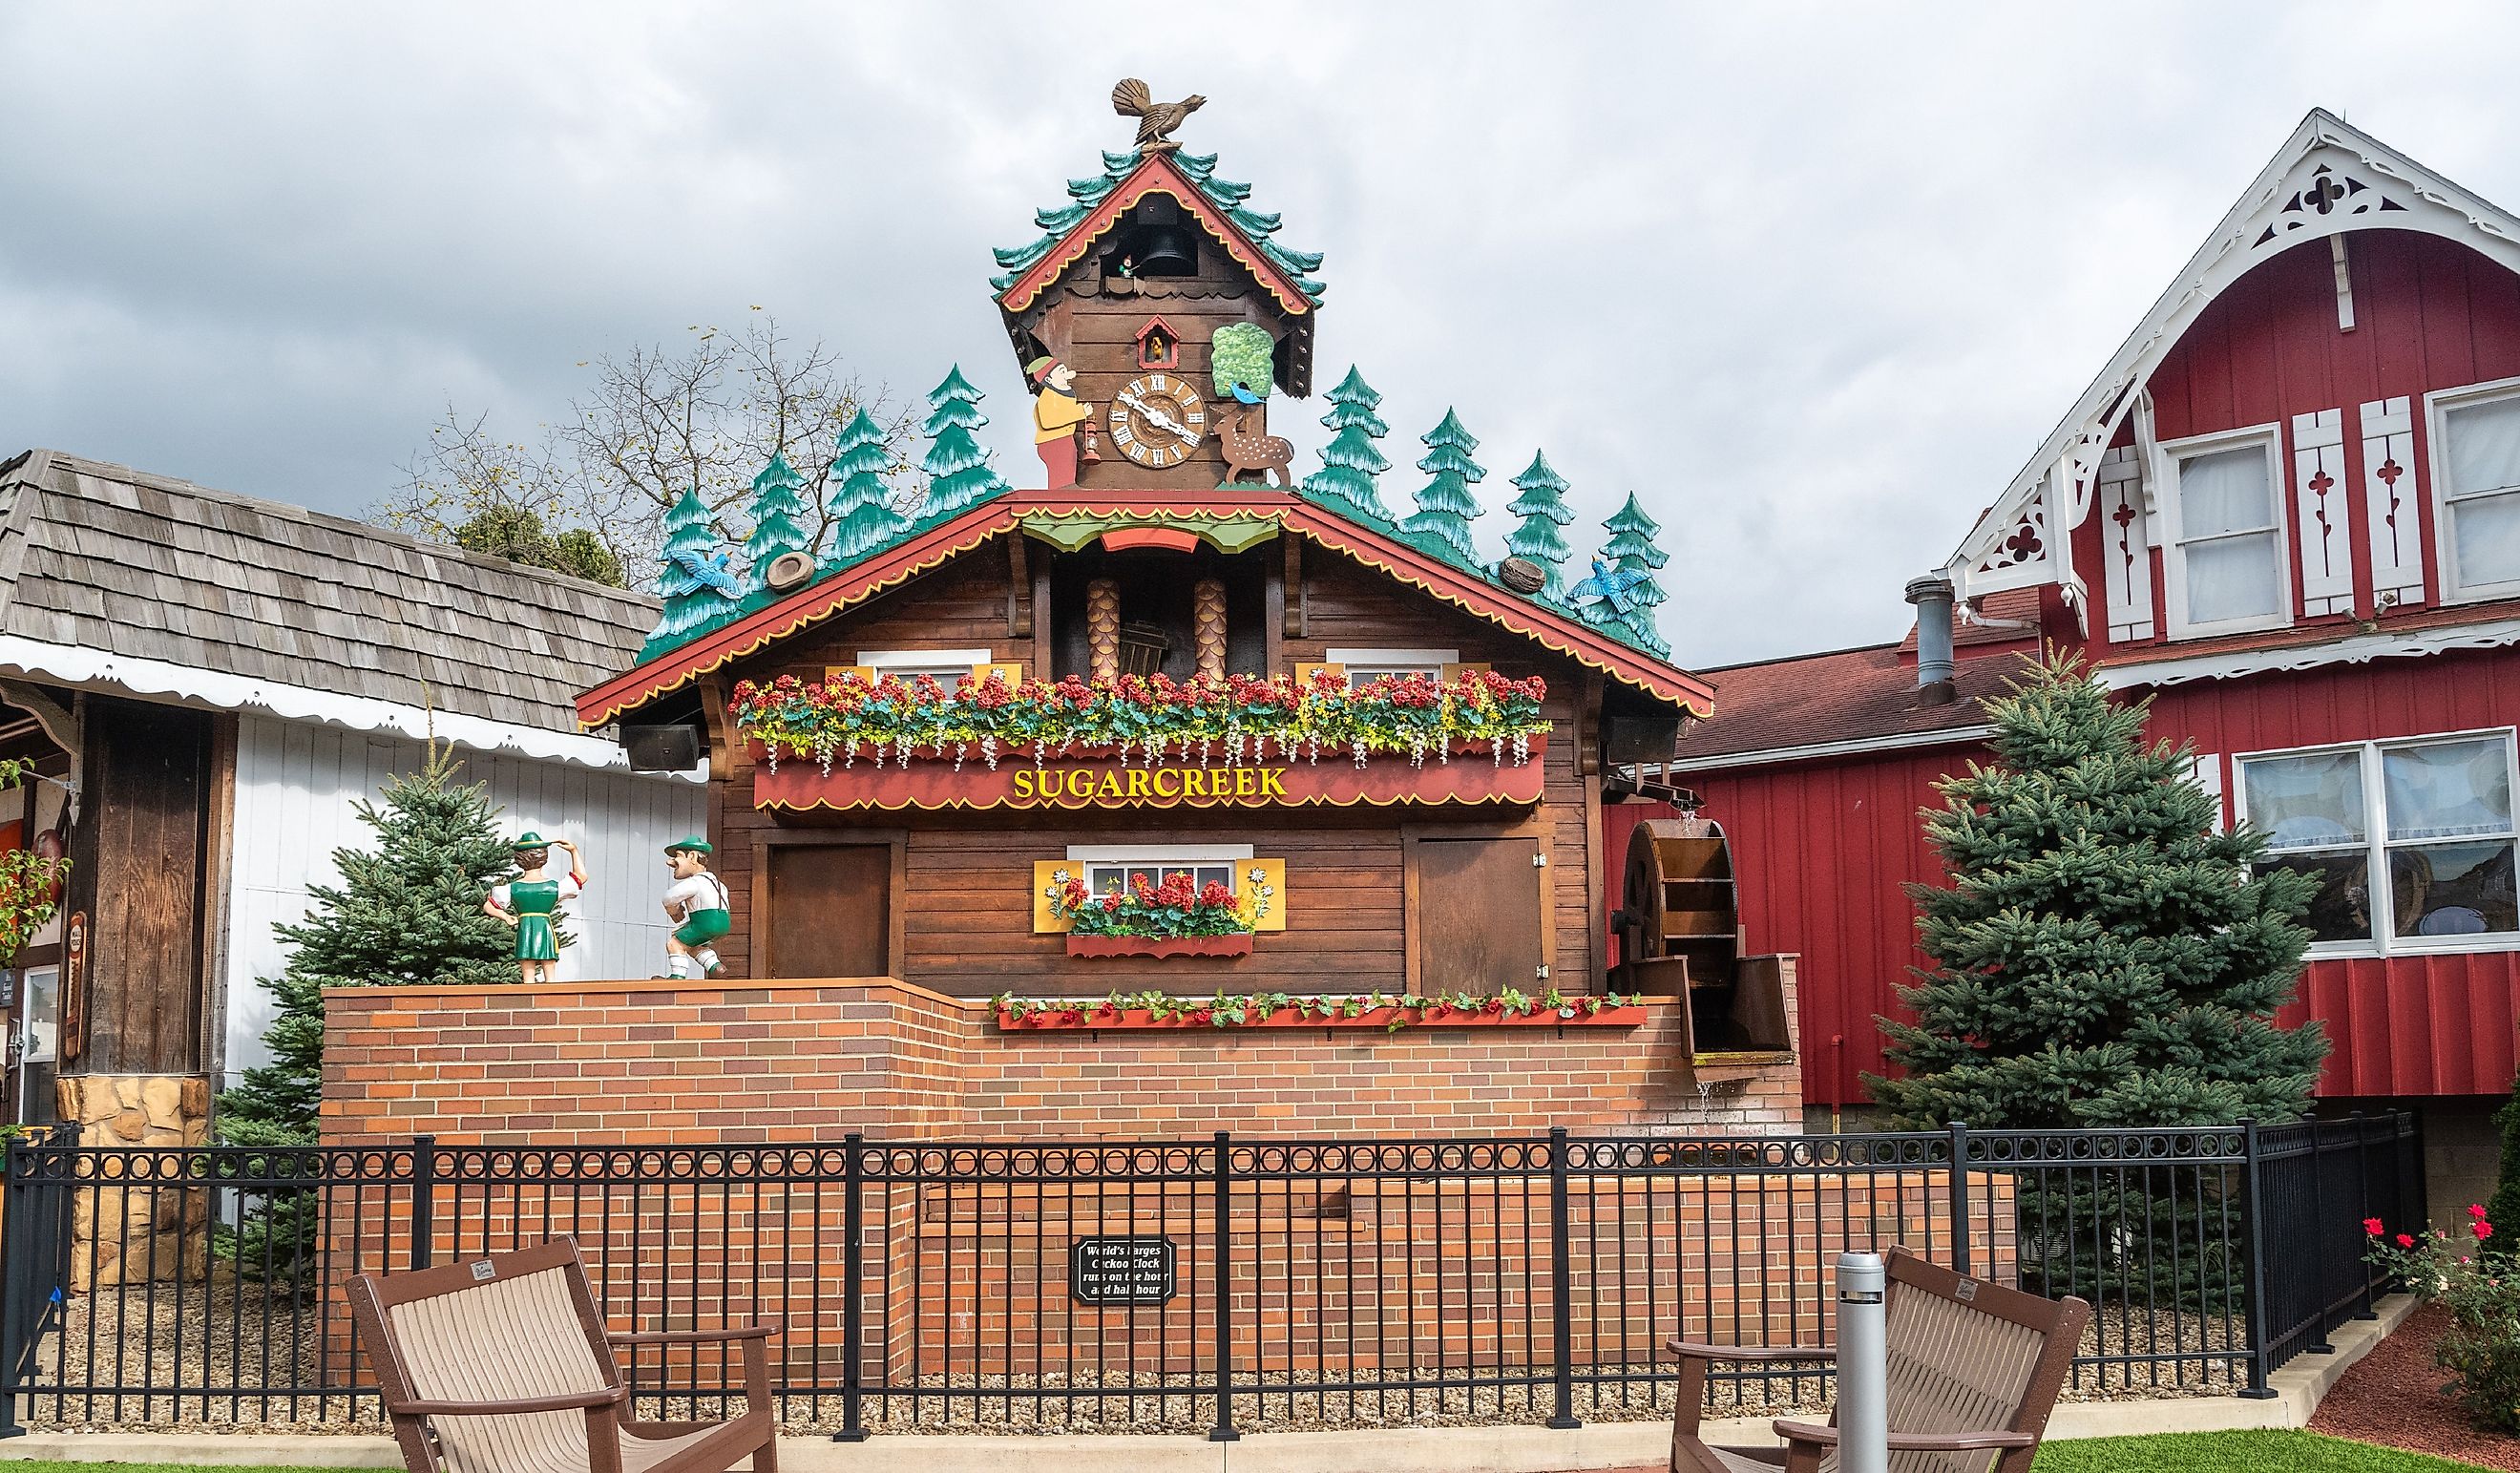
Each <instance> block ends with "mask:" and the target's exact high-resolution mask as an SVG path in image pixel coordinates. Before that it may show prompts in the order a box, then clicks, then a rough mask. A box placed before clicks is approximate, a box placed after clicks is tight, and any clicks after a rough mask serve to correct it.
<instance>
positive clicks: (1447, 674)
mask: <svg viewBox="0 0 2520 1473" xmlns="http://www.w3.org/2000/svg"><path fill="white" fill-rule="evenodd" d="M1495 668H1496V667H1495V666H1493V665H1490V664H1489V663H1488V662H1487V661H1485V660H1463V661H1462V662H1461V663H1460V664H1457V665H1445V666H1442V667H1440V668H1438V669H1437V670H1436V672H1435V673H1436V675H1437V676H1438V677H1439V678H1440V679H1441V680H1442V681H1443V682H1444V684H1446V685H1448V686H1449V685H1451V684H1452V683H1453V679H1454V677H1456V676H1461V675H1467V674H1469V673H1470V672H1471V671H1474V670H1493V669H1495Z"/></svg>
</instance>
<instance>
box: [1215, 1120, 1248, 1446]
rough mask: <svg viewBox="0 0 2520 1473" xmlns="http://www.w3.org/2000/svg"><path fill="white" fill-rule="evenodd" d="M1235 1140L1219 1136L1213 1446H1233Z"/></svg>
mask: <svg viewBox="0 0 2520 1473" xmlns="http://www.w3.org/2000/svg"><path fill="white" fill-rule="evenodd" d="M1233 1141H1234V1138H1233V1136H1232V1135H1231V1134H1229V1133H1227V1132H1225V1131H1219V1132H1217V1133H1216V1206H1215V1213H1216V1247H1215V1251H1214V1254H1213V1257H1214V1258H1215V1260H1216V1425H1215V1426H1213V1427H1210V1428H1208V1429H1207V1440H1208V1441H1209V1442H1211V1443H1234V1442H1240V1441H1241V1440H1242V1434H1241V1433H1239V1432H1237V1431H1235V1430H1234V1148H1233Z"/></svg>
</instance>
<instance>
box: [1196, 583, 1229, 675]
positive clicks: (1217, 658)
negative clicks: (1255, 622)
mask: <svg viewBox="0 0 2520 1473" xmlns="http://www.w3.org/2000/svg"><path fill="white" fill-rule="evenodd" d="M1191 638H1192V643H1193V647H1194V649H1195V650H1196V652H1197V656H1198V673H1199V674H1201V675H1204V676H1206V677H1207V678H1208V679H1209V680H1213V681H1221V680H1223V679H1225V585H1224V584H1222V583H1219V582H1218V581H1217V580H1215V579H1214V578H1201V579H1199V580H1198V587H1196V588H1195V589H1193V590H1192V591H1191Z"/></svg>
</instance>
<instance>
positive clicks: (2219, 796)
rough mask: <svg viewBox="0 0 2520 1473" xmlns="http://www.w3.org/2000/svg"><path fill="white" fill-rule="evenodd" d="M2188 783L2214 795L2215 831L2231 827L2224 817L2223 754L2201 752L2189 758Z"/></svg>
mask: <svg viewBox="0 0 2520 1473" xmlns="http://www.w3.org/2000/svg"><path fill="white" fill-rule="evenodd" d="M2187 781H2190V782H2192V783H2194V784H2196V787H2197V788H2198V790H2200V791H2202V792H2207V793H2211V794H2212V795H2213V797H2214V831H2215V832H2216V833H2221V832H2222V831H2223V830H2224V829H2225V828H2227V827H2228V826H2229V820H2228V819H2227V818H2226V817H2225V815H2224V802H2223V754H2222V753H2220V752H2199V753H2197V754H2196V755H2195V756H2193V757H2191V758H2189V759H2188V762H2187Z"/></svg>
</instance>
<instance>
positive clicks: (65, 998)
mask: <svg viewBox="0 0 2520 1473" xmlns="http://www.w3.org/2000/svg"><path fill="white" fill-rule="evenodd" d="M86 1048H87V912H85V911H72V912H71V913H70V918H69V923H68V924H67V925H66V926H64V927H63V928H62V1029H61V1056H62V1061H63V1062H64V1063H67V1062H68V1061H70V1060H71V1059H74V1058H76V1057H78V1056H79V1054H80V1053H81V1052H82V1051H84V1050H85V1049H86Z"/></svg>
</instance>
